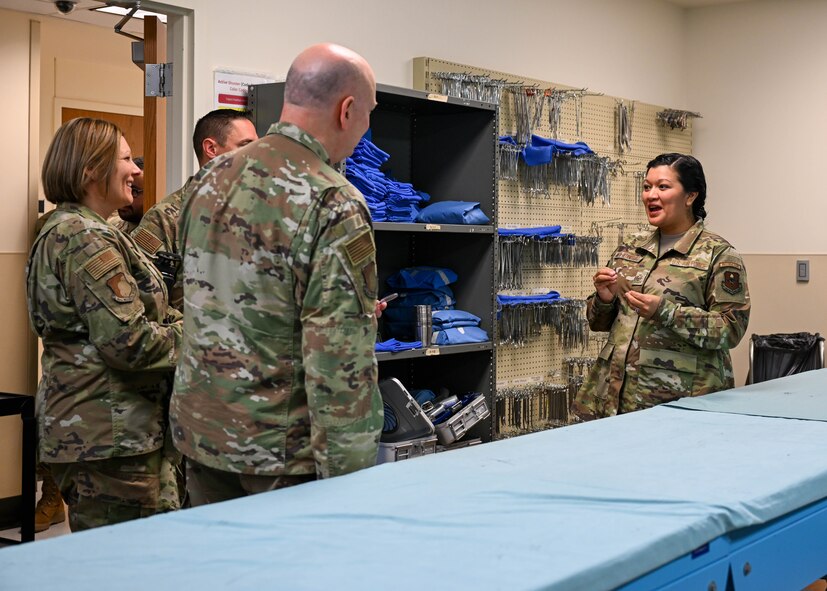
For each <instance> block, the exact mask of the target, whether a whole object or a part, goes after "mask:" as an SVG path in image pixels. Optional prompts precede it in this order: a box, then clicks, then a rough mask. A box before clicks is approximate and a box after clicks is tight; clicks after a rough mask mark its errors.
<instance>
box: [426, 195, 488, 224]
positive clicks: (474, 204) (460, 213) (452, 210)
mask: <svg viewBox="0 0 827 591" xmlns="http://www.w3.org/2000/svg"><path fill="white" fill-rule="evenodd" d="M416 221H417V222H422V223H425V224H474V225H478V226H483V225H485V224H490V223H491V220H490V219H488V216H487V215H485V213H484V212H483V211H482V209H480V203H479V201H439V202H437V203H431V204H430V205H428V206H427V207H425V208H424V209H423V210H422V211H420V212H419V215H418V216H417V218H416Z"/></svg>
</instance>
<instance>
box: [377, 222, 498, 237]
mask: <svg viewBox="0 0 827 591" xmlns="http://www.w3.org/2000/svg"><path fill="white" fill-rule="evenodd" d="M373 229H374V230H376V231H377V232H378V231H382V232H431V233H445V234H493V233H494V226H473V225H465V224H418V223H417V224H406V223H401V222H374V224H373Z"/></svg>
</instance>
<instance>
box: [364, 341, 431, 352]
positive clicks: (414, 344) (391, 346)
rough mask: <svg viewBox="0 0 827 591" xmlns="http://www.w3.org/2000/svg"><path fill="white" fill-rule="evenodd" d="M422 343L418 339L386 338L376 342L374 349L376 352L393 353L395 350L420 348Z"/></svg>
mask: <svg viewBox="0 0 827 591" xmlns="http://www.w3.org/2000/svg"><path fill="white" fill-rule="evenodd" d="M421 348H422V343H421V342H420V341H409V342H405V341H397V340H396V339H388V340H387V341H382V342H380V343H376V346H375V347H374V350H375V351H376V352H377V353H385V352H391V353H395V352H397V351H407V350H409V349H421Z"/></svg>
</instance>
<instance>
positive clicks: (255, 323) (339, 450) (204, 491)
mask: <svg viewBox="0 0 827 591" xmlns="http://www.w3.org/2000/svg"><path fill="white" fill-rule="evenodd" d="M375 94H376V86H375V81H374V77H373V72H372V71H371V69H370V66H368V64H367V63H366V62H365V61H364V59H362V58H361V57H360V56H358V55H357V54H355V53H353V52H352V51H350V50H347V49H345V48H342V47H339V46H335V45H318V46H313V47H311V48H309V49H307V50H305V51H304V52H303V53H302V54H300V55H299V56H298V57H297V58H296V60H295V61H294V63H293V65H292V66H291V68H290V71H289V73H288V75H287V81H286V87H285V106H284V110H283V111H282V116H281V121H280V122H279V123H277V124H275V125H273V126H272V127H271V128H270V130H269V131H268V133H267V135H266V136H265V137H263V138H262V139H260V140H258V141H256V142H253V143H251V144H250V145H248V146H246V147H244V148H241V149H239V150H237V151H235V152H233V153H231V154H227V155H224V156H221V157H219V158H217V159H215V160H213V161H212V162H211V163H210V164H208V165H207V166H206V167H205V168H204V169H203V170H202V171H201V172H200V173H199V174H198V176H197V177H196V179H195V180H194V181H193V183H192V185H191V187H190V189H189V194H188V196H187V197H185V205H184V209H183V211H182V223H181V228H180V230H181V241H182V244H183V248H184V318H185V320H184V324H185V325H184V334H185V336H184V345H183V351H182V356H181V362H180V363H179V366H178V370H177V373H176V378H175V388H174V392H173V397H172V407H171V418H172V424H173V435H174V439H175V444H176V446H177V447H178V449H179V450H180V451H181V452H182V453H183V454H184V455H185V456H186V457H187V458H188V460H187V476H188V478H187V488H188V490H189V492H190V498H191V499H192V503H193V505H199V504H203V503H210V502H216V501H222V500H225V499H228V498H234V497H239V496H243V495H247V494H253V493H257V492H262V491H266V490H273V489H277V488H283V487H286V486H291V485H294V484H299V483H302V482H306V481H309V480H314V479H317V478H328V477H332V476H337V475H341V474H347V473H349V472H353V471H355V470H359V469H361V468H366V467H368V466H371V465H373V464H374V463H375V461H376V454H377V449H378V439H379V434H380V431H381V428H382V403H381V397H380V395H379V390H378V387H377V383H376V378H377V365H376V358H375V354H374V343H375V336H376V328H377V325H376V309H375V306H376V292H377V278H376V252H375V246H374V239H373V231H372V227H371V224H370V214H369V212H368V209H367V205H366V203H365V200H364V198H363V197H362V196H361V194H360V193H359V192H358V191H357V190H356V189H355V188H354V187H353V186H352V185H351V184H350V183H349V182H348V181H347V180H346V179H345V178H344V177H343V176H342V175H341V174H339V173H338V172H336V171H335V170H334V169H333V167H332V164H333V163H334V162H337V161H339V160H341V159H343V158H345V157H346V156H348V155H349V154H350V153H352V151H353V148H354V147H355V146H356V143H357V142H358V140H359V138H360V137H361V136H362V135H363V134H364V132H365V131H366V130H367V128H368V125H369V119H370V112H371V110H372V109H373V108H374V107H375V105H376V101H375Z"/></svg>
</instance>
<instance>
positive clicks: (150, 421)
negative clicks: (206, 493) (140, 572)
mask: <svg viewBox="0 0 827 591" xmlns="http://www.w3.org/2000/svg"><path fill="white" fill-rule="evenodd" d="M138 171H139V169H138V168H137V167H136V166H135V164H134V163H133V162H132V158H131V153H130V151H129V145H128V144H127V143H126V140H125V139H124V138H123V135H122V134H121V132H120V130H119V129H118V128H117V127H116V126H114V125H113V124H111V123H108V122H106V121H100V120H96V119H87V118H82V119H74V120H72V121H70V122H68V123H66V124H65V125H63V126H62V127H61V128H60V129H59V130H58V132H57V134H56V135H55V137H54V140H53V141H52V144H51V145H50V146H49V150H48V152H47V154H46V159H45V161H44V164H43V174H42V179H43V189H44V192H45V194H46V198H47V199H49V201H51V202H53V203H56V204H57V208H56V209H55V212H54V214H53V215H52V216H51V217H50V218H49V219H48V221H47V222H46V223H45V224H44V226H43V228H42V229H41V230H40V232H39V233H38V235H37V237H36V239H35V243H34V245H33V247H32V251H31V254H30V257H29V264H28V268H27V291H28V304H29V316H30V319H31V322H32V326H33V327H34V330H35V332H36V333H37V334H38V336H40V337H41V338H42V339H43V357H42V366H43V374H42V377H41V381H40V385H39V387H38V391H37V406H38V427H39V435H40V448H39V451H40V459H41V460H42V461H45V462H47V463H49V465H50V467H51V470H52V472H53V474H54V475H55V480H57V482H58V484H59V486H60V489H61V492H62V494H63V497H64V499H66V502H67V504H68V506H69V525H70V527H71V528H72V530H73V531H76V530H81V529H87V528H90V527H96V526H100V525H106V524H111V523H117V522H121V521H127V520H129V519H135V518H137V517H143V516H146V515H152V514H154V513H158V512H161V511H165V510H169V509H174V508H177V507H178V506H179V499H178V491H177V485H176V478H175V461H174V459H171V458H172V457H173V456H172V454H170V453H165V451H164V440H165V435H166V431H167V419H166V409H167V401H168V392H169V382H170V380H171V377H172V370H173V368H174V367H175V363H176V361H177V357H178V348H179V345H180V340H181V321H180V318H181V316H180V314H179V313H178V312H175V311H174V310H170V309H168V306H167V294H166V289H165V287H164V283H163V280H162V278H161V276H160V274H159V273H158V272H157V271H156V270H155V267H154V266H153V265H152V263H150V262H149V260H148V259H146V258H145V257H144V256H143V255H142V254H141V253H140V251H139V250H138V248H137V247H136V246H135V243H134V242H133V241H132V239H131V238H129V237H128V236H127V235H126V234H123V233H122V232H121V231H119V230H117V229H116V228H114V227H112V226H110V225H109V224H107V222H106V220H107V218H108V217H109V216H110V215H111V214H112V213H113V212H114V211H115V210H116V209H118V208H119V207H123V206H124V205H126V204H128V203H130V202H131V200H132V181H133V178H134V175H136V174H137V173H138ZM168 448H169V449H171V446H168Z"/></svg>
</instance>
